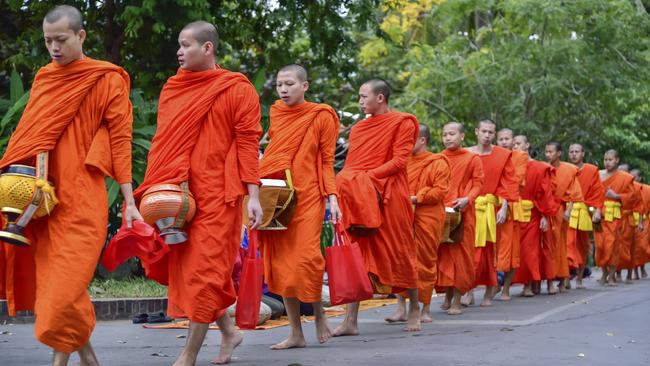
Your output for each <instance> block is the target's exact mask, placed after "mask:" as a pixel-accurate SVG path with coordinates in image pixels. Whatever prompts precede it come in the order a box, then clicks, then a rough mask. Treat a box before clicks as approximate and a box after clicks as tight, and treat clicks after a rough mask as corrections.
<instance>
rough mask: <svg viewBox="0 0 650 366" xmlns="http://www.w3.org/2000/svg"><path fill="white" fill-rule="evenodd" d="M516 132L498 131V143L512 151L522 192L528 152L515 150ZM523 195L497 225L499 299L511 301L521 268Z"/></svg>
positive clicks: (511, 203) (516, 175) (512, 203)
mask: <svg viewBox="0 0 650 366" xmlns="http://www.w3.org/2000/svg"><path fill="white" fill-rule="evenodd" d="M514 137H515V136H514V133H513V131H512V130H511V129H509V128H502V129H500V130H499V132H497V145H498V146H500V147H502V148H504V149H508V150H511V151H512V156H511V157H512V164H513V165H514V166H515V180H516V181H517V182H518V183H519V193H520V194H521V192H522V190H523V188H524V184H525V183H526V168H527V167H528V153H526V152H523V151H516V150H513V147H514ZM521 213H522V211H521V197H520V198H519V199H518V200H517V201H516V202H508V217H507V218H506V222H504V223H503V224H502V225H501V226H499V227H497V243H496V244H497V271H498V272H504V273H505V276H504V279H503V289H502V290H501V296H499V300H501V301H510V286H511V285H512V279H513V278H514V276H515V272H516V271H517V268H519V263H520V258H521V239H520V238H521V229H520V226H521V225H520V222H521V220H522V219H523V217H521Z"/></svg>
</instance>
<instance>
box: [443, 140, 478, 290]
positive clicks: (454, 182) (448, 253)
mask: <svg viewBox="0 0 650 366" xmlns="http://www.w3.org/2000/svg"><path fill="white" fill-rule="evenodd" d="M442 154H444V155H445V156H446V157H447V158H448V159H449V164H450V166H451V181H450V183H449V193H447V197H445V206H447V207H451V206H452V205H453V202H454V201H455V200H456V199H458V198H462V197H467V198H468V199H469V202H470V204H468V205H467V206H466V207H465V209H464V210H463V211H462V215H463V239H462V241H461V242H460V243H442V244H441V245H440V247H439V248H438V283H437V284H436V290H440V291H444V290H445V289H447V288H449V287H453V288H455V289H457V290H458V291H460V292H461V293H465V292H467V291H469V290H470V289H471V288H472V285H473V283H474V278H475V270H474V242H475V238H474V225H475V215H474V207H473V206H472V205H471V202H474V200H475V199H476V197H478V194H479V193H480V192H481V188H482V186H483V180H484V175H483V164H482V163H481V158H479V157H478V155H476V154H474V153H473V152H471V151H469V150H466V149H463V148H460V149H458V150H449V149H445V150H443V151H442Z"/></svg>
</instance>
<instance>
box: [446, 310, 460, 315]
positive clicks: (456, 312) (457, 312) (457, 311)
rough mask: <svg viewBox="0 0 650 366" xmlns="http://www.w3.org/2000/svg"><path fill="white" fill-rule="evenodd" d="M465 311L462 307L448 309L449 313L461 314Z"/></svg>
mask: <svg viewBox="0 0 650 366" xmlns="http://www.w3.org/2000/svg"><path fill="white" fill-rule="evenodd" d="M462 313H463V311H462V310H461V309H460V308H449V310H447V315H460V314H462Z"/></svg>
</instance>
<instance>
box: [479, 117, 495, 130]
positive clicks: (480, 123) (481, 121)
mask: <svg viewBox="0 0 650 366" xmlns="http://www.w3.org/2000/svg"><path fill="white" fill-rule="evenodd" d="M484 123H486V124H488V125H492V126H494V128H495V129H496V127H497V124H496V123H494V121H493V120H491V119H489V118H486V119H482V120H480V121H478V124H477V125H476V127H477V128H481V125H482V124H484Z"/></svg>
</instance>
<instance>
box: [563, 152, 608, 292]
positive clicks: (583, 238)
mask: <svg viewBox="0 0 650 366" xmlns="http://www.w3.org/2000/svg"><path fill="white" fill-rule="evenodd" d="M569 161H570V162H571V163H572V164H574V165H575V166H576V167H578V174H577V178H578V183H580V190H581V191H582V198H583V200H584V203H585V205H586V206H587V207H589V213H588V214H589V215H590V216H591V221H592V223H593V224H596V225H599V224H600V221H601V220H602V209H603V202H604V200H605V188H604V187H603V183H602V182H601V181H600V175H599V174H598V167H597V166H595V165H592V164H587V163H585V149H584V148H583V146H582V145H581V144H577V143H574V144H571V145H570V146H569ZM593 224H592V230H591V232H592V233H593V226H594V225H593ZM587 228H588V227H587ZM589 232H590V230H577V231H576V248H577V254H578V256H577V257H576V258H574V259H573V262H574V266H577V267H578V271H577V275H576V288H579V289H580V288H584V285H583V284H582V278H583V277H584V273H585V268H586V266H587V259H588V257H589V253H590V252H591V241H590V238H589ZM569 262H570V263H569V264H570V265H571V258H569Z"/></svg>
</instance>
